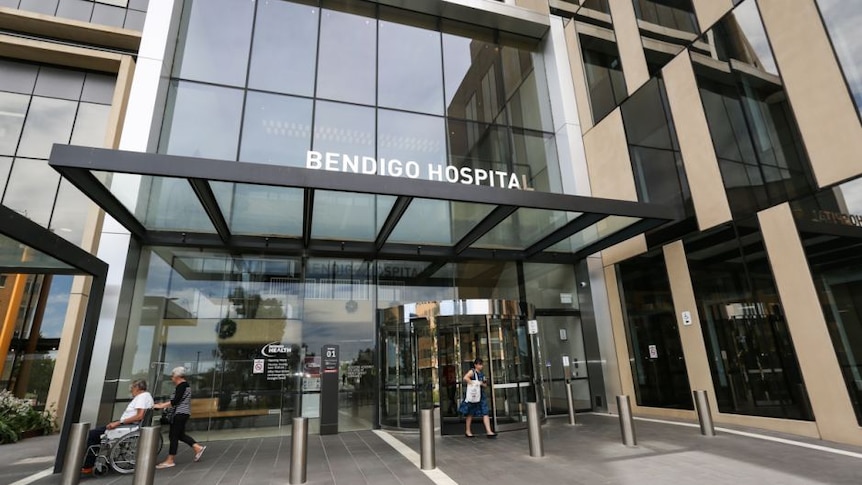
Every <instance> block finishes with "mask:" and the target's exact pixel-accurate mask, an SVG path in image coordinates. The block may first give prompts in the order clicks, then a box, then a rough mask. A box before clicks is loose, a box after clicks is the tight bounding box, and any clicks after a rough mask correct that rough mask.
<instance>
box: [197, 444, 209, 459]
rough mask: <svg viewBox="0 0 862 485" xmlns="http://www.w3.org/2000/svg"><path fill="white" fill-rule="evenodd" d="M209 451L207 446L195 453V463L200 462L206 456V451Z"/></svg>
mask: <svg viewBox="0 0 862 485" xmlns="http://www.w3.org/2000/svg"><path fill="white" fill-rule="evenodd" d="M206 450H207V447H206V446H201V451H199V452H197V453H195V461H196V462H197V461H200V459H201V457H202V456H203V455H204V451H206Z"/></svg>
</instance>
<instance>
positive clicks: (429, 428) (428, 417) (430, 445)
mask: <svg viewBox="0 0 862 485" xmlns="http://www.w3.org/2000/svg"><path fill="white" fill-rule="evenodd" d="M419 450H420V454H421V455H422V469H423V470H433V469H435V468H437V458H436V456H435V453H434V410H433V409H420V410H419Z"/></svg>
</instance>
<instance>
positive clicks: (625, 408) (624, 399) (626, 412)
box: [617, 396, 638, 446]
mask: <svg viewBox="0 0 862 485" xmlns="http://www.w3.org/2000/svg"><path fill="white" fill-rule="evenodd" d="M617 409H619V411H620V431H621V432H622V435H623V444H624V445H626V446H637V444H638V441H637V437H636V436H635V422H634V420H633V419H632V404H631V400H630V399H629V397H628V396H617Z"/></svg>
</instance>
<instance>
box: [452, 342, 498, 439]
mask: <svg viewBox="0 0 862 485" xmlns="http://www.w3.org/2000/svg"><path fill="white" fill-rule="evenodd" d="M483 367H484V363H483V362H482V359H476V360H474V361H473V368H472V369H470V370H468V371H467V373H466V374H464V378H463V379H464V383H465V384H466V385H467V386H481V387H482V388H484V387H486V386H487V384H486V383H485V374H483V373H482V368H483ZM480 392H481V393H482V394H481V398H480V399H479V402H467V400H466V399H465V400H464V401H463V402H462V403H461V408H460V409H459V411H461V414H465V415H467V428H466V430H465V431H464V436H466V437H468V438H473V437H474V436H473V430H472V429H471V428H470V426H471V425H472V424H473V416H477V417H478V416H481V417H482V424H484V425H485V434H486V435H487V436H488V438H496V437H497V434H496V433H494V432H493V431H491V420H490V419H489V418H488V399H487V397H485V391H483V390H481V389H480Z"/></svg>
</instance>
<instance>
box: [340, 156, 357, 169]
mask: <svg viewBox="0 0 862 485" xmlns="http://www.w3.org/2000/svg"><path fill="white" fill-rule="evenodd" d="M341 163H342V164H343V165H344V168H343V170H342V171H343V172H347V171H350V172H353V173H357V172H359V155H354V156H353V157H351V156H350V155H342V156H341Z"/></svg>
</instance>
